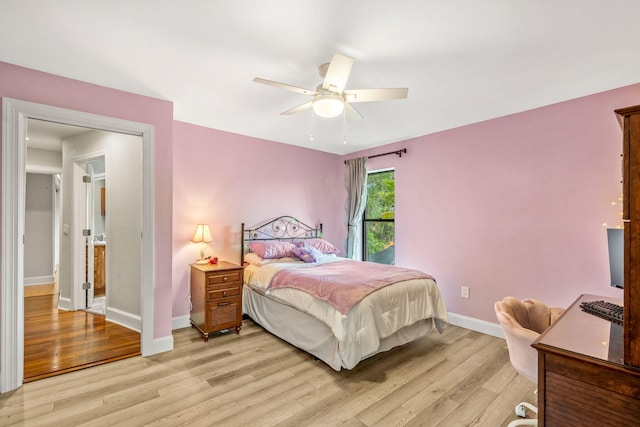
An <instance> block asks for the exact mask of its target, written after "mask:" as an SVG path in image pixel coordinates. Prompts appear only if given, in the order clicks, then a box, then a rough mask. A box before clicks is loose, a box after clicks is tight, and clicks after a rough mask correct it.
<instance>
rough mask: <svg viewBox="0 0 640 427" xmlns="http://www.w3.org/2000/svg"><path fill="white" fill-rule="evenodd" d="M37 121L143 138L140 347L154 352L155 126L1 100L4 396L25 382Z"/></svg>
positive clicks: (0, 358)
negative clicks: (30, 142)
mask: <svg viewBox="0 0 640 427" xmlns="http://www.w3.org/2000/svg"><path fill="white" fill-rule="evenodd" d="M28 119H38V120H46V121H50V122H56V123H63V124H68V125H75V126H81V127H86V128H91V129H98V130H104V131H109V132H119V133H125V134H131V135H137V136H141V137H142V150H143V154H142V156H143V157H142V174H143V178H142V203H143V207H142V262H141V266H140V267H141V270H140V273H141V284H140V293H141V299H140V317H141V319H140V320H141V331H140V347H141V352H142V355H143V356H145V355H148V354H152V353H153V323H154V322H153V319H154V313H153V307H154V295H153V284H154V282H155V277H154V270H155V269H154V257H153V254H154V237H153V230H154V212H153V207H154V164H153V159H154V150H153V146H154V127H153V125H149V124H146V123H138V122H133V121H129V120H123V119H117V118H113V117H107V116H101V115H97V114H91V113H85V112H81V111H75V110H69V109H66V108H60V107H54V106H50V105H44V104H37V103H33V102H27V101H21V100H16V99H11V98H3V99H2V221H1V222H2V225H1V231H0V232H1V235H0V240H1V242H0V253H1V254H2V256H1V257H0V258H1V259H0V393H4V392H7V391H10V390H14V389H17V388H18V387H20V386H21V385H22V382H23V379H24V285H23V284H24V222H25V221H24V216H25V205H24V203H25V185H26V136H27V120H28Z"/></svg>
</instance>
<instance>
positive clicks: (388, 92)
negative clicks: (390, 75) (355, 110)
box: [343, 87, 409, 102]
mask: <svg viewBox="0 0 640 427" xmlns="http://www.w3.org/2000/svg"><path fill="white" fill-rule="evenodd" d="M408 94H409V89H407V88H406V87H399V88H385V89H351V90H345V91H344V94H343V95H344V99H345V101H347V102H372V101H387V100H390V99H403V98H406V97H407V95H408Z"/></svg>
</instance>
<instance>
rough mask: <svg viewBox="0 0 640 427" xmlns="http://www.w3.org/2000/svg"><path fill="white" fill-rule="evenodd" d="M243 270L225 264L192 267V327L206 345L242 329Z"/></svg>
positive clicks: (223, 262)
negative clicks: (213, 338)
mask: <svg viewBox="0 0 640 427" xmlns="http://www.w3.org/2000/svg"><path fill="white" fill-rule="evenodd" d="M242 271H243V269H242V267H241V266H239V265H236V264H232V263H230V262H226V261H220V262H218V264H204V265H200V264H191V318H190V320H191V326H192V327H194V328H197V329H198V330H199V331H200V333H201V334H202V338H204V340H205V341H209V334H210V333H212V332H218V331H221V330H223V329H231V328H235V330H236V334H238V333H240V329H241V328H242Z"/></svg>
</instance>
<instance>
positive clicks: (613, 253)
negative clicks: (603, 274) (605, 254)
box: [607, 228, 624, 288]
mask: <svg viewBox="0 0 640 427" xmlns="http://www.w3.org/2000/svg"><path fill="white" fill-rule="evenodd" d="M607 241H608V243H609V271H610V272H611V286H615V287H616V288H622V287H623V285H624V229H622V228H607Z"/></svg>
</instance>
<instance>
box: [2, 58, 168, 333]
mask: <svg viewBox="0 0 640 427" xmlns="http://www.w3.org/2000/svg"><path fill="white" fill-rule="evenodd" d="M0 97H8V98H14V99H19V100H23V101H29V102H36V103H39V104H46V105H52V106H56V107H62V108H67V109H71V110H77V111H83V112H88V113H93V114H100V115H103V116H110V117H116V118H120V119H126V120H131V121H136V122H141V123H147V124H151V125H153V126H154V141H155V145H154V152H155V153H154V167H155V178H154V186H155V207H154V213H155V248H154V249H155V259H156V260H155V284H154V337H156V338H158V337H165V336H168V335H170V334H171V318H170V317H169V316H166V315H164V313H170V312H171V297H170V296H171V234H172V231H171V210H172V205H171V203H172V197H171V191H172V170H173V166H172V156H171V155H172V138H173V103H171V102H168V101H161V100H158V99H153V98H149V97H145V96H139V95H134V94H131V93H127V92H122V91H118V90H115V89H109V88H106V87H102V86H97V85H92V84H89V83H84V82H80V81H77V80H71V79H67V78H64V77H59V76H54V75H52V74H46V73H42V72H39V71H35V70H30V69H27V68H22V67H17V66H14V65H11V64H7V63H4V62H0ZM0 126H1V123H0Z"/></svg>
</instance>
